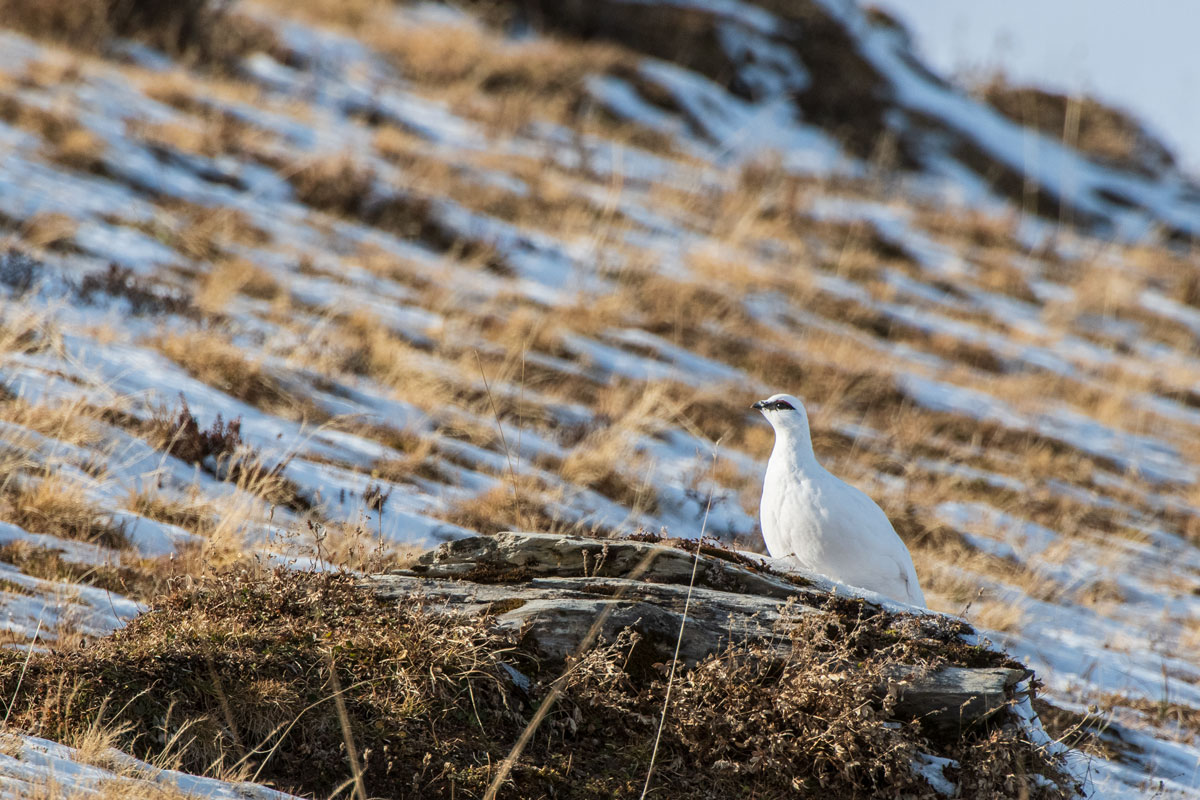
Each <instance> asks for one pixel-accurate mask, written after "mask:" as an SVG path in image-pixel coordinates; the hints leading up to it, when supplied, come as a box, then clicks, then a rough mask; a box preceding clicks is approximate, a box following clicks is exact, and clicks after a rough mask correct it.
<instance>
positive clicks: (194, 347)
mask: <svg viewBox="0 0 1200 800" xmlns="http://www.w3.org/2000/svg"><path fill="white" fill-rule="evenodd" d="M152 344H153V345H154V346H155V347H156V348H157V349H158V350H159V351H160V352H161V353H162V354H163V355H165V356H166V357H167V358H169V359H171V360H172V361H174V362H175V363H177V364H179V366H181V367H183V368H184V369H185V370H187V372H188V374H189V375H191V376H192V377H194V378H196V379H197V380H201V381H204V382H205V383H207V384H209V385H211V386H215V387H216V388H218V389H220V390H221V391H223V392H225V393H227V394H229V395H230V396H232V397H236V398H237V399H239V400H242V401H243V402H246V403H249V404H250V405H252V406H255V407H257V408H261V409H263V410H264V411H269V412H271V413H274V414H279V415H280V416H283V417H285V418H288V419H294V420H312V421H317V422H320V421H323V420H324V416H325V415H323V414H321V413H320V411H319V410H318V409H317V408H316V406H315V405H314V404H313V403H312V402H311V401H309V400H308V399H307V398H306V397H303V396H299V395H297V394H296V393H295V392H293V391H291V390H289V389H288V388H286V387H285V385H284V383H283V381H282V380H281V378H280V377H279V376H278V375H277V374H276V373H274V372H273V371H272V370H270V369H269V368H267V367H266V366H265V365H264V364H263V363H262V361H260V360H256V359H253V358H249V357H247V355H246V351H245V350H244V349H243V348H241V347H239V346H237V345H235V344H234V343H233V342H232V341H231V340H229V339H227V338H225V337H224V336H221V335H220V334H218V333H215V332H212V331H205V330H194V331H188V332H181V333H170V334H167V335H165V336H162V337H160V338H158V339H155V340H154V341H153V342H152Z"/></svg>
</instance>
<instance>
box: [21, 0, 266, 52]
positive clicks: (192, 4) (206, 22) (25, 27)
mask: <svg viewBox="0 0 1200 800" xmlns="http://www.w3.org/2000/svg"><path fill="white" fill-rule="evenodd" d="M0 19H3V20H4V21H5V24H6V25H7V26H9V27H13V28H16V29H18V30H20V31H22V32H24V33H27V34H29V35H30V36H35V37H39V38H46V39H50V40H52V41H54V42H57V43H60V44H63V45H66V46H68V47H71V48H73V49H75V50H79V51H82V52H85V53H96V52H99V51H101V50H103V48H104V46H105V45H107V44H108V43H109V42H110V41H111V40H112V39H113V38H114V37H118V36H125V37H133V38H137V39H140V40H142V41H143V42H146V43H147V44H150V45H152V46H154V47H158V48H161V49H163V50H165V51H167V52H168V53H171V54H172V55H174V56H176V57H181V58H185V59H188V60H191V61H193V62H196V63H201V64H206V65H209V66H215V67H222V68H232V67H233V66H234V65H235V63H236V61H237V60H238V59H239V58H241V57H242V56H244V55H247V54H248V53H250V52H253V51H255V50H271V49H273V48H275V47H277V45H276V41H275V37H274V35H273V33H272V31H271V30H270V29H269V28H268V27H267V26H266V25H264V24H261V23H258V22H256V21H254V20H253V19H251V18H249V17H247V16H244V15H241V14H237V13H231V12H229V10H228V8H227V6H226V5H225V4H221V3H217V2H213V0H182V1H181V2H170V1H169V0H130V1H129V2H119V3H114V2H109V1H108V0H45V2H38V3H24V2H21V1H20V0H3V2H0Z"/></svg>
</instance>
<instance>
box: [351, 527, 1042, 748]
mask: <svg viewBox="0 0 1200 800" xmlns="http://www.w3.org/2000/svg"><path fill="white" fill-rule="evenodd" d="M678 544H679V546H670V545H669V544H666V543H662V542H655V541H637V540H594V539H585V538H580V537H574V536H560V535H555V534H539V533H514V532H509V533H501V534H498V535H495V536H480V537H472V538H468V539H462V540H458V541H454V542H449V543H447V544H444V545H442V546H440V547H438V548H437V549H435V550H432V551H430V552H428V553H426V554H424V555H423V556H422V557H421V558H420V560H419V561H418V562H417V563H416V564H415V565H413V566H412V567H411V568H409V569H405V570H401V571H398V572H395V573H391V574H385V575H373V576H369V577H367V578H364V579H363V582H364V584H365V585H366V586H368V587H369V588H370V589H371V590H372V591H374V592H375V593H376V594H378V595H380V596H382V597H384V598H386V599H389V600H395V601H403V602H413V601H418V602H421V603H424V604H425V605H426V607H427V608H429V609H433V610H435V611H438V612H445V613H450V614H464V615H477V614H482V613H491V614H494V615H495V619H496V623H497V624H498V625H499V626H500V627H502V628H508V629H513V630H517V631H520V632H522V634H523V636H525V637H529V638H530V639H532V641H533V642H534V643H535V644H536V646H537V648H538V650H539V651H540V652H542V653H543V654H544V655H545V656H546V657H547V658H549V659H551V660H564V659H566V658H567V657H569V656H571V655H573V654H578V653H580V652H582V651H584V650H586V649H587V648H588V647H590V646H591V645H592V644H593V643H594V642H595V641H597V640H609V641H611V640H613V639H615V638H616V637H617V635H618V634H619V633H621V632H622V631H623V630H625V629H627V628H628V629H631V630H633V631H634V632H636V633H637V634H638V637H639V639H638V647H639V648H640V649H639V655H638V659H639V660H640V661H642V662H643V663H655V662H667V663H669V662H670V661H671V660H672V658H673V656H674V653H675V648H676V646H677V643H678V647H679V658H680V661H681V662H682V663H683V664H685V665H693V664H695V663H696V662H698V661H700V660H701V659H703V658H704V657H705V656H707V655H710V654H713V653H718V652H721V651H722V650H723V649H725V648H727V647H728V646H730V645H735V644H744V643H747V642H754V643H758V644H761V645H765V646H767V647H769V648H773V649H774V650H775V651H777V652H778V654H779V657H780V658H781V659H782V658H784V657H786V655H787V654H788V653H789V652H790V650H791V642H790V641H789V640H788V637H787V636H786V633H787V631H788V629H789V626H790V621H792V620H796V619H798V618H799V617H800V616H801V615H804V614H810V613H818V612H821V611H828V610H829V608H830V604H831V598H832V599H833V600H835V601H845V602H846V603H848V604H849V605H851V606H856V605H858V604H862V603H865V602H866V601H862V600H859V599H857V598H853V599H852V598H850V597H849V596H847V595H846V594H845V589H844V588H843V590H842V594H841V595H840V596H839V595H838V593H837V588H836V587H834V586H833V585H832V584H830V583H828V582H827V581H824V580H823V579H821V578H819V577H816V576H800V575H797V574H793V573H780V572H776V571H774V570H772V569H770V567H769V566H768V565H767V563H766V562H764V561H762V560H759V561H758V563H756V561H755V560H754V559H751V558H749V557H746V556H743V555H741V554H738V553H736V552H733V551H729V550H724V549H721V548H718V547H707V546H700V547H699V552H698V553H697V552H694V551H691V548H693V547H695V546H696V545H695V543H693V542H686V543H684V542H679V543H678ZM685 547H686V548H687V549H686V550H685V549H684V548H685ZM890 611H891V612H893V613H899V614H906V613H907V614H913V613H919V612H918V611H917V610H916V609H904V607H900V606H891V607H890ZM685 616H686V623H685ZM681 627H682V629H683V634H682V637H680V629H681ZM931 644H932V645H933V646H935V649H936V645H937V642H932V643H931ZM962 645H963V646H964V647H967V648H970V647H976V646H975V645H973V644H971V643H970V642H963V643H962ZM977 649H982V648H977ZM939 660H941V661H942V662H943V663H937V662H938V661H939ZM1028 676H1029V673H1028V672H1027V671H1026V670H1024V669H1021V668H1018V665H1015V664H1011V663H1009V664H1007V665H1001V666H966V665H960V664H955V663H953V661H952V660H951V661H950V662H949V663H947V662H946V660H944V659H937V658H934V659H930V660H925V661H924V663H911V664H908V663H896V664H894V665H891V666H889V668H888V670H887V672H886V675H885V677H884V679H883V680H882V681H881V682H880V684H879V686H878V694H879V697H880V699H881V700H882V699H884V698H887V699H888V700H889V701H890V702H891V704H892V705H891V707H892V708H893V711H894V714H895V715H896V717H897V718H904V719H909V720H912V719H918V720H920V721H921V723H922V726H923V727H925V728H927V729H929V730H930V731H931V732H936V733H938V734H940V735H954V734H956V733H957V732H959V731H961V730H962V729H964V728H966V727H969V726H971V725H974V724H977V723H979V722H981V721H983V720H985V719H987V718H989V717H991V716H993V715H995V714H996V712H997V711H999V710H1000V709H1002V708H1004V707H1005V706H1006V705H1007V704H1008V703H1010V702H1012V701H1013V700H1014V689H1015V687H1017V685H1018V683H1020V682H1021V681H1022V680H1023V679H1025V678H1027V677H1028Z"/></svg>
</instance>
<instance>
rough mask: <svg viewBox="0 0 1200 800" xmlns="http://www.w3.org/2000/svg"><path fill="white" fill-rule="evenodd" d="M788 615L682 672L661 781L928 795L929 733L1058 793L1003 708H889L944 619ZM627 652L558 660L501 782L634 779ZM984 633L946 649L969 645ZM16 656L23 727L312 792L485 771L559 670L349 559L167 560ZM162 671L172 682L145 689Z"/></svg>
mask: <svg viewBox="0 0 1200 800" xmlns="http://www.w3.org/2000/svg"><path fill="white" fill-rule="evenodd" d="M383 620H386V624H381V623H382V621H383ZM799 624H800V625H802V626H803V627H804V628H805V631H806V633H805V635H802V636H798V637H796V638H795V639H794V641H795V646H794V647H793V650H792V653H791V655H790V656H789V657H788V658H786V659H785V660H784V661H783V662H782V663H780V661H779V660H778V658H777V657H773V656H771V655H769V654H768V653H766V652H758V651H754V650H745V649H736V648H735V649H732V650H730V651H729V652H727V653H724V654H721V655H718V656H714V657H711V658H709V659H707V660H705V661H703V662H702V663H701V664H699V665H698V666H697V667H696V668H694V669H693V670H690V671H686V672H684V673H682V674H681V675H680V676H679V679H678V681H677V683H676V685H675V687H674V691H675V695H674V699H673V702H672V703H671V705H670V712H669V713H668V715H667V718H666V724H665V727H664V730H663V739H662V743H661V748H660V759H659V761H658V764H659V767H658V769H657V770H656V771H655V773H654V776H653V780H654V786H655V787H656V788H657V789H658V790H660V791H671V792H678V793H681V794H684V795H686V796H688V797H697V798H726V797H730V796H735V795H740V794H741V793H744V792H746V791H747V790H749V791H751V792H752V793H753V794H755V795H756V796H783V795H785V794H792V793H796V792H815V791H819V792H821V794H822V796H825V797H862V796H869V795H876V796H877V795H878V793H879V792H881V791H882V792H887V793H889V794H894V793H897V792H899V791H901V790H904V791H908V792H912V793H914V794H916V795H918V796H925V795H926V794H928V793H929V792H930V789H929V787H928V784H926V783H925V782H924V780H923V779H922V778H920V777H918V776H916V775H915V774H914V773H912V772H911V767H910V759H911V758H912V756H913V755H914V754H915V753H916V752H917V751H918V750H921V749H925V748H931V747H932V748H935V749H936V751H937V752H940V753H943V754H944V755H947V756H950V757H954V758H956V759H957V760H958V762H959V765H960V767H959V771H958V774H957V775H956V776H955V777H956V779H957V780H958V781H959V782H960V783H961V785H963V786H964V787H967V790H968V791H969V792H970V794H971V796H972V797H981V798H983V797H996V798H1000V797H1010V796H1014V795H1017V794H1021V795H1022V796H1028V797H1036V798H1050V797H1065V796H1067V794H1068V792H1069V791H1070V787H1069V785H1068V784H1067V783H1066V782H1065V781H1064V778H1063V774H1062V772H1061V767H1060V766H1059V765H1058V764H1057V763H1056V762H1055V761H1054V759H1051V758H1048V757H1047V756H1046V755H1045V754H1044V753H1042V752H1041V751H1039V750H1038V749H1037V748H1036V747H1035V746H1033V745H1032V744H1031V743H1029V742H1028V741H1025V740H1024V739H1022V738H1021V737H1020V736H1019V735H1018V734H1015V733H1013V732H1012V730H1011V729H1010V728H1005V727H999V728H994V729H990V730H986V731H980V732H978V733H976V734H974V735H972V736H968V737H967V738H965V739H963V740H961V741H956V742H955V743H952V744H949V745H940V744H936V743H932V742H930V741H928V740H927V739H925V738H924V736H923V735H922V733H921V729H920V726H919V725H918V724H912V723H905V724H900V725H896V724H894V723H888V722H887V713H888V711H887V708H886V702H885V703H884V704H883V705H880V704H879V703H878V702H877V701H876V700H875V699H874V698H875V696H876V695H875V687H876V684H877V681H878V680H879V676H880V672H879V671H880V669H881V668H882V667H883V666H884V665H886V664H887V663H889V662H890V661H891V660H892V659H894V658H898V657H909V656H911V654H909V655H908V656H902V653H904V652H905V651H906V650H909V649H911V645H905V644H904V643H905V642H906V641H910V640H911V639H912V638H913V634H914V633H915V632H916V631H913V630H909V628H911V627H912V626H913V625H917V626H918V627H919V628H921V631H920V632H921V633H923V637H922V638H923V639H925V640H928V639H929V638H930V637H931V636H932V637H934V638H941V637H945V636H951V637H954V636H957V634H956V633H953V632H950V631H948V630H947V631H944V632H940V631H937V630H935V629H933V628H929V624H928V623H927V622H925V621H921V622H918V621H917V620H912V621H901V620H897V619H893V618H888V617H883V616H879V615H875V616H870V615H864V614H863V613H862V608H861V607H860V606H856V605H854V604H851V605H849V606H846V607H841V606H836V607H833V606H831V607H830V608H829V609H827V610H826V612H824V613H821V614H812V615H804V619H802V620H800V621H799ZM922 626H923V627H922ZM926 628H928V629H926ZM897 648H899V649H897ZM943 652H944V651H943ZM634 653H636V642H633V641H630V640H626V639H618V640H617V641H615V642H611V643H609V644H607V645H605V646H602V647H600V648H597V649H595V650H593V651H591V652H590V653H588V654H587V655H586V656H584V658H583V659H582V660H580V661H578V662H576V663H575V664H574V665H573V666H572V668H571V670H570V672H569V673H567V677H566V679H565V680H564V681H561V682H559V683H558V684H557V685H558V686H559V687H560V690H561V691H562V692H563V693H564V694H563V698H562V699H561V700H560V701H559V703H558V704H557V707H556V710H554V711H553V712H552V713H551V714H550V716H549V717H547V718H546V719H545V720H544V721H543V723H542V725H541V726H540V727H539V728H538V730H537V732H536V733H535V735H534V738H533V739H532V741H531V742H530V744H529V746H528V747H527V748H526V750H525V755H524V757H523V758H522V760H521V761H520V762H519V763H518V764H517V765H516V767H515V769H514V770H513V771H512V773H511V774H510V778H509V780H510V781H511V783H510V785H509V788H508V789H507V790H506V791H510V792H515V793H517V794H519V795H521V796H535V795H541V794H544V793H548V792H553V793H554V794H555V796H558V797H569V798H575V797H578V798H599V797H614V796H616V797H626V796H636V795H637V793H638V792H640V790H641V785H642V782H643V781H644V780H645V767H646V757H647V756H648V752H649V748H650V746H651V745H652V743H653V740H654V734H655V729H656V726H657V720H658V714H659V710H660V709H661V707H662V700H663V692H664V691H665V689H666V681H665V677H664V675H663V674H662V672H661V671H660V670H658V669H657V668H655V667H654V665H650V664H640V663H638V662H637V660H636V659H631V655H633V654H634ZM981 653H986V651H981V652H980V653H975V654H974V655H972V653H970V652H964V653H963V654H961V655H959V656H954V657H956V658H960V659H963V661H962V662H961V663H974V662H977V661H978V659H979V656H980V655H981ZM24 661H25V656H24V655H23V654H19V653H14V652H12V651H7V650H5V651H2V652H0V686H2V687H3V691H4V692H5V695H6V696H8V697H10V698H12V699H13V706H12V716H11V719H12V721H13V722H14V723H15V724H16V725H18V726H20V727H21V728H22V729H25V730H29V731H31V732H35V733H37V734H39V735H43V736H48V737H50V738H53V739H58V740H61V741H66V742H71V743H74V742H76V741H77V740H78V738H79V732H80V731H88V730H104V731H108V732H109V734H110V742H111V744H113V745H115V746H118V747H120V748H121V749H124V750H126V751H128V752H132V753H134V754H136V755H138V756H139V757H141V758H144V759H147V760H151V761H152V762H156V763H164V762H166V763H170V764H172V765H175V766H178V767H180V768H183V769H185V770H188V771H192V772H197V773H205V772H208V773H210V774H211V773H219V774H224V775H230V774H236V775H242V776H245V777H250V778H254V779H256V780H258V781H264V782H267V783H268V784H271V785H274V786H277V787H279V788H281V789H285V790H288V791H293V792H299V793H304V794H315V795H318V796H325V795H328V794H330V793H331V792H334V791H336V790H337V789H338V788H339V787H343V786H345V785H346V782H348V781H350V780H354V779H357V780H360V781H361V782H362V786H363V787H364V789H365V790H366V791H367V792H368V793H370V794H372V795H377V794H381V793H385V794H388V795H390V796H395V797H414V798H415V797H422V798H425V797H450V796H451V795H454V794H457V795H460V796H461V795H462V794H467V795H476V794H478V793H481V792H482V791H483V790H484V788H485V787H486V786H487V784H488V783H489V781H490V780H491V778H492V777H493V776H494V775H495V766H496V764H498V762H499V761H500V759H501V758H502V757H503V756H504V754H505V753H507V752H508V749H509V748H510V747H511V745H512V743H513V742H515V741H516V739H517V737H518V736H519V734H520V733H521V730H522V729H523V728H524V725H525V722H526V720H527V719H528V718H529V715H531V714H532V712H533V709H534V708H536V706H537V704H538V703H539V701H540V699H541V697H542V696H543V695H544V693H545V692H546V691H547V690H548V689H549V686H550V683H551V681H553V680H554V679H555V678H557V677H558V676H559V674H560V671H559V667H558V666H557V665H555V664H552V663H546V662H544V661H543V660H542V659H539V658H538V657H537V655H536V653H533V652H531V651H530V650H529V649H528V648H527V647H525V646H523V645H521V643H520V642H519V641H517V640H515V639H513V638H510V637H508V636H505V635H500V634H497V633H494V632H492V631H490V630H489V627H488V620H487V619H486V618H475V619H457V618H453V617H446V616H437V615H435V614H433V613H431V612H430V611H427V610H425V609H422V608H420V607H419V606H416V605H404V606H398V607H397V606H390V605H385V604H383V603H381V602H380V601H379V600H377V599H375V598H374V597H373V596H371V595H369V594H367V593H365V592H364V591H363V590H361V589H358V588H356V587H355V585H354V581H353V580H352V579H351V578H350V577H348V576H345V575H339V574H312V573H295V572H291V573H288V574H286V575H285V574H284V573H265V574H264V573H262V572H257V571H254V570H241V571H236V572H233V573H230V574H226V575H223V576H220V577H216V578H211V579H206V580H201V581H198V582H192V581H188V582H182V581H177V582H175V583H174V584H173V587H172V591H171V592H170V593H169V594H168V595H166V596H165V597H161V598H160V599H159V600H158V601H157V602H156V611H155V613H151V614H147V615H144V616H142V617H139V618H138V619H136V620H134V621H133V622H132V623H131V624H130V625H129V626H128V627H127V628H125V629H123V630H122V631H119V632H117V633H116V634H114V635H112V636H110V637H106V638H105V639H102V640H99V641H97V642H93V643H91V644H90V645H89V646H88V647H86V648H77V649H66V650H59V651H56V652H52V653H47V654H35V655H34V656H33V657H32V658H31V659H30V660H29V663H28V666H27V667H25V665H24ZM511 669H516V670H518V671H520V672H521V673H524V674H525V675H527V676H528V677H529V678H530V679H531V681H532V683H531V685H530V688H529V689H527V690H526V689H522V688H520V687H519V686H518V685H517V684H516V683H514V679H513V677H512V672H511V671H510V670H511ZM835 674H836V675H837V676H838V677H837V678H836V679H835V678H834V677H833V676H834V675H835ZM163 682H169V683H170V684H171V685H172V687H173V690H172V691H171V692H170V693H163V692H156V691H149V689H151V688H152V687H154V686H157V685H160V684H161V683H163ZM337 698H341V699H340V701H338V700H337ZM613 730H621V731H623V732H624V735H623V736H621V737H613V736H611V735H610V734H611V731H613ZM945 748H949V749H945ZM348 753H353V754H357V755H358V760H357V762H351V761H349V760H348V759H350V758H353V756H348ZM696 764H705V765H708V766H709V767H710V768H707V769H695V768H694V767H693V766H691V765H696ZM1035 776H1041V777H1035Z"/></svg>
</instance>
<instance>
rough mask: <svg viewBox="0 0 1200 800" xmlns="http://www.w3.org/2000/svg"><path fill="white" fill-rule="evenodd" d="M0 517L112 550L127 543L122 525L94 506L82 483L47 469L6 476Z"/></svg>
mask: <svg viewBox="0 0 1200 800" xmlns="http://www.w3.org/2000/svg"><path fill="white" fill-rule="evenodd" d="M0 519H4V520H5V521H7V522H11V523H12V524H14V525H16V526H18V527H20V528H23V529H25V530H27V531H29V532H30V533H45V534H49V535H51V536H58V537H61V538H64V539H76V540H78V541H82V542H93V543H96V544H100V545H103V546H105V547H109V548H113V549H122V548H125V547H127V546H128V542H127V540H126V538H125V533H124V530H123V528H122V526H121V525H120V524H118V523H116V522H114V521H113V518H112V515H111V514H108V513H105V512H104V511H102V510H100V509H98V508H96V506H95V504H94V502H93V501H92V500H91V499H90V498H88V497H87V495H86V493H85V492H84V487H83V486H81V485H79V484H77V483H73V482H71V481H70V480H69V479H67V478H64V477H62V476H60V475H59V474H57V473H56V472H55V471H53V470H50V469H47V470H46V471H44V472H42V473H41V474H37V475H28V474H26V475H13V474H9V475H6V476H5V477H4V480H3V484H0Z"/></svg>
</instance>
